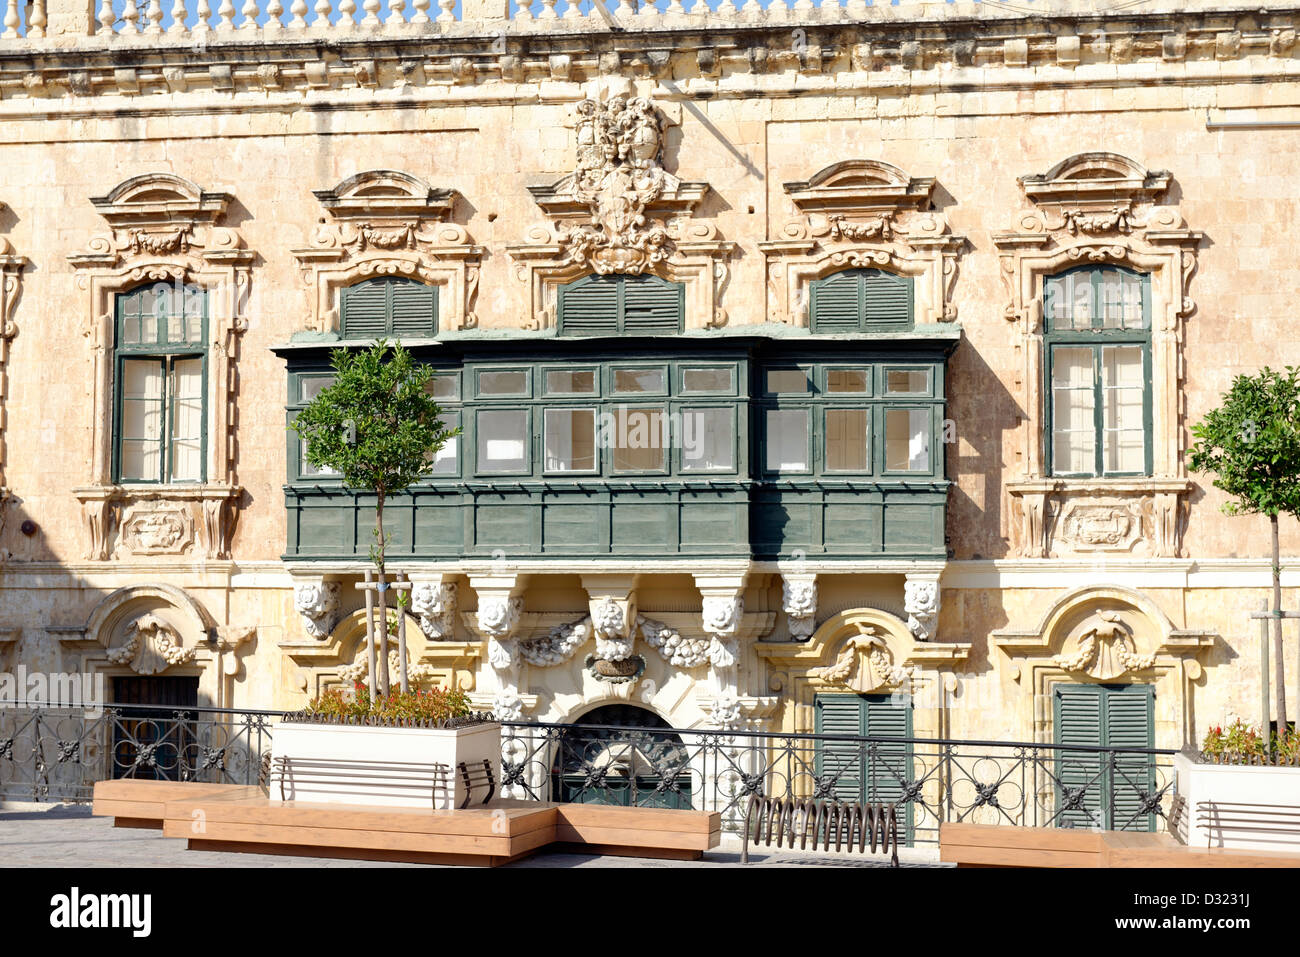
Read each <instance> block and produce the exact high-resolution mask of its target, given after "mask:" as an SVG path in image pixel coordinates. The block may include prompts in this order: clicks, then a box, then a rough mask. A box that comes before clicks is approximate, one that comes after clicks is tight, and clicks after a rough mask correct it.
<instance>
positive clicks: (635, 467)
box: [614, 408, 668, 472]
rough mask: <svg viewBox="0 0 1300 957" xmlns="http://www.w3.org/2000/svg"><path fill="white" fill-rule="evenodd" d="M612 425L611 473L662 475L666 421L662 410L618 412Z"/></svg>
mask: <svg viewBox="0 0 1300 957" xmlns="http://www.w3.org/2000/svg"><path fill="white" fill-rule="evenodd" d="M614 424H615V430H614V470H615V471H617V472H660V471H663V467H664V447H665V445H667V438H668V437H667V436H666V435H665V434H664V432H665V430H666V428H667V424H668V420H667V419H666V418H665V417H664V413H663V410H662V409H622V408H620V409H619V410H618V415H617V416H615V420H614Z"/></svg>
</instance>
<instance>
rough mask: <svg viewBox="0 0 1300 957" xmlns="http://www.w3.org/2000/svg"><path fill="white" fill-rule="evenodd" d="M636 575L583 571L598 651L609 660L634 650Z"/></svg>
mask: <svg viewBox="0 0 1300 957" xmlns="http://www.w3.org/2000/svg"><path fill="white" fill-rule="evenodd" d="M635 586H636V576H635V575H584V576H583V577H582V587H583V588H584V589H585V590H586V592H587V603H588V607H589V609H590V611H591V627H592V631H593V633H594V635H595V638H596V654H597V656H599V657H600V658H603V659H605V660H607V661H623V660H624V659H626V658H628V657H630V656H631V654H632V645H633V643H634V641H635V638H636V633H635V632H636V629H635V625H636V620H637V614H636V591H635Z"/></svg>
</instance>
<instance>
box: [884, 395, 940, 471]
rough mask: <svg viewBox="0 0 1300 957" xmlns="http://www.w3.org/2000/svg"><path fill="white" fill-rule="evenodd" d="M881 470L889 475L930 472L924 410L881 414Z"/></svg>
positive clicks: (927, 429)
mask: <svg viewBox="0 0 1300 957" xmlns="http://www.w3.org/2000/svg"><path fill="white" fill-rule="evenodd" d="M885 468H886V469H888V470H889V471H891V472H928V471H930V412H929V410H928V409H887V410H885Z"/></svg>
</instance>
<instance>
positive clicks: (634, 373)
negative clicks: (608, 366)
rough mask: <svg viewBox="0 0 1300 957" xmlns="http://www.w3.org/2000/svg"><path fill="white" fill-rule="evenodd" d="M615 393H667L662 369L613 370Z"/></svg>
mask: <svg viewBox="0 0 1300 957" xmlns="http://www.w3.org/2000/svg"><path fill="white" fill-rule="evenodd" d="M614 391H615V392H652V393H662V392H665V391H667V378H666V374H665V372H664V370H663V369H615V370H614Z"/></svg>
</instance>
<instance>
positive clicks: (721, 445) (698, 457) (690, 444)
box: [682, 372, 736, 472]
mask: <svg viewBox="0 0 1300 957" xmlns="http://www.w3.org/2000/svg"><path fill="white" fill-rule="evenodd" d="M727 375H728V378H730V372H728V373H727ZM735 444H736V427H735V418H734V416H733V413H732V410H731V409H683V410H682V471H683V472H734V471H735V470H736V455H735Z"/></svg>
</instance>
